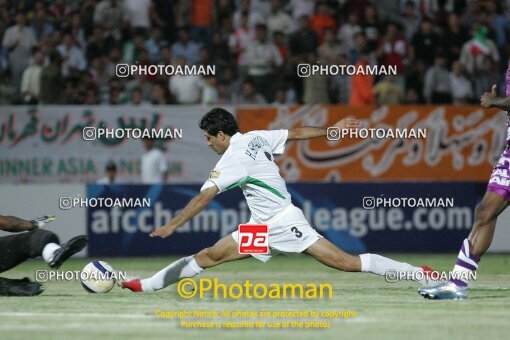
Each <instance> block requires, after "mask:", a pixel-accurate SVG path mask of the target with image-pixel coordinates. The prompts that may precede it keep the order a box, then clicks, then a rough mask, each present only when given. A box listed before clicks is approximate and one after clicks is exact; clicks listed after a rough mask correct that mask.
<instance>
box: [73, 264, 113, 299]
mask: <svg viewBox="0 0 510 340" xmlns="http://www.w3.org/2000/svg"><path fill="white" fill-rule="evenodd" d="M114 278H115V273H114V272H113V268H112V266H110V265H109V264H108V263H106V262H104V261H94V262H90V263H89V264H87V265H86V266H85V268H83V270H82V271H81V274H80V280H81V285H82V286H83V288H85V290H86V291H87V292H89V293H97V294H105V293H108V292H109V291H110V290H112V288H113V286H114V285H115V282H114V280H113V279H114Z"/></svg>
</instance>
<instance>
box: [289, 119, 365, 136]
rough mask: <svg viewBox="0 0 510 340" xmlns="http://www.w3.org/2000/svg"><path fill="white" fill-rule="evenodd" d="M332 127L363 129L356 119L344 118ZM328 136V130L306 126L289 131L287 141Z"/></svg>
mask: <svg viewBox="0 0 510 340" xmlns="http://www.w3.org/2000/svg"><path fill="white" fill-rule="evenodd" d="M332 127H337V128H339V129H356V128H359V127H361V122H360V121H359V120H357V119H355V118H344V119H342V120H340V121H338V122H337V123H336V124H334V125H333V126H332ZM326 135H327V129H326V128H322V127H311V126H304V127H298V128H294V129H290V130H289V134H288V136H287V140H288V141H289V140H302V139H312V138H317V137H324V136H326Z"/></svg>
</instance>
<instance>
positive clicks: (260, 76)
mask: <svg viewBox="0 0 510 340" xmlns="http://www.w3.org/2000/svg"><path fill="white" fill-rule="evenodd" d="M282 63H283V60H282V56H281V54H280V51H279V50H278V48H277V47H276V46H275V45H274V44H273V42H272V41H270V40H269V39H268V38H267V27H266V26H265V25H262V24H260V25H257V28H256V29H255V41H254V42H253V43H251V44H250V45H249V46H248V47H247V48H246V66H247V68H248V70H247V73H248V76H249V77H250V78H251V79H252V80H253V83H254V84H255V88H256V89H257V92H260V93H262V94H263V95H264V97H265V98H266V101H272V100H273V97H274V88H273V87H274V85H275V81H276V79H275V78H276V77H275V71H276V69H277V68H278V67H280V66H281V65H282Z"/></svg>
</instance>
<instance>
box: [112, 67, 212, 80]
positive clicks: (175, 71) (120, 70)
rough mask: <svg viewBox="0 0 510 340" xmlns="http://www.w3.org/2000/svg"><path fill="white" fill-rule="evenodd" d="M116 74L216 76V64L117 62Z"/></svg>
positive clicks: (126, 75)
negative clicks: (138, 63)
mask: <svg viewBox="0 0 510 340" xmlns="http://www.w3.org/2000/svg"><path fill="white" fill-rule="evenodd" d="M115 74H116V75H117V77H119V78H125V77H129V76H134V75H138V76H157V75H162V76H214V75H216V65H191V66H190V65H184V66H181V65H175V66H174V65H137V64H132V65H131V64H117V65H115Z"/></svg>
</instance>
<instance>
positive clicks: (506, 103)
mask: <svg viewBox="0 0 510 340" xmlns="http://www.w3.org/2000/svg"><path fill="white" fill-rule="evenodd" d="M480 104H482V106H483V107H486V108H489V107H496V108H498V109H501V110H505V111H510V97H503V98H502V97H498V94H497V86H496V85H492V89H491V92H485V93H484V94H482V96H481V97H480Z"/></svg>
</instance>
